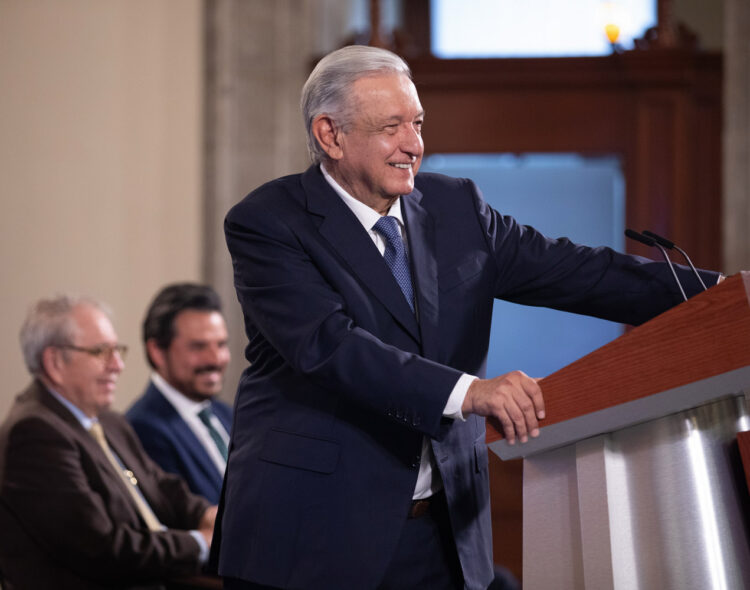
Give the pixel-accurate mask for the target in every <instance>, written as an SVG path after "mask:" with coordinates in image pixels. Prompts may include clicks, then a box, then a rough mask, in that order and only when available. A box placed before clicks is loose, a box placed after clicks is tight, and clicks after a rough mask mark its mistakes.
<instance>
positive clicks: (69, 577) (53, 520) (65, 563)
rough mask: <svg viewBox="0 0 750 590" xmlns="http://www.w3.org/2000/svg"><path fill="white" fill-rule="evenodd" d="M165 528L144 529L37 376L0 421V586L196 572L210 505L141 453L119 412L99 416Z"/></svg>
mask: <svg viewBox="0 0 750 590" xmlns="http://www.w3.org/2000/svg"><path fill="white" fill-rule="evenodd" d="M99 419H100V421H101V423H102V426H103V428H104V431H105V432H106V434H107V438H108V440H109V442H110V445H111V447H112V449H113V450H114V451H115V453H117V455H118V456H119V457H120V459H121V460H122V462H123V463H124V464H125V465H126V466H127V467H128V468H129V469H130V470H131V471H133V473H134V475H135V477H136V478H137V479H138V483H139V486H140V488H141V491H142V492H143V494H144V496H145V497H146V499H147V500H148V502H149V504H150V505H151V507H152V508H153V510H154V512H155V513H156V515H157V516H158V517H159V520H160V521H161V522H162V523H163V524H164V525H166V526H167V527H168V530H165V531H158V532H151V531H149V530H148V528H147V527H146V526H145V525H144V524H143V523H142V521H141V519H140V518H139V516H138V513H137V511H136V508H135V505H134V503H133V501H132V498H130V496H129V495H128V491H127V490H126V489H125V487H124V485H123V484H122V481H121V480H120V479H119V476H118V475H117V473H115V471H114V470H113V469H112V467H111V465H110V463H109V462H108V460H107V458H106V456H105V455H104V453H103V451H102V450H101V448H100V447H99V446H98V445H97V443H96V441H94V439H93V438H92V437H91V436H90V435H89V433H88V432H86V430H84V428H83V427H82V426H81V424H80V422H78V420H77V419H76V418H75V416H73V415H72V414H71V413H70V412H69V411H68V409H67V408H65V407H64V406H63V405H62V404H61V403H60V402H59V401H58V400H56V399H55V398H54V397H53V396H52V395H51V394H50V393H49V392H48V391H47V390H46V389H45V387H44V386H43V385H42V384H41V383H40V382H38V381H35V382H33V383H32V384H31V385H30V386H29V387H28V388H27V389H26V390H25V391H24V392H23V393H21V394H20V395H19V396H18V397H17V398H16V400H15V402H14V404H13V406H12V407H11V410H10V412H9V414H8V417H7V419H6V420H5V422H4V423H3V424H2V426H0V572H2V574H3V576H4V577H5V586H4V587H5V588H9V589H11V588H22V589H24V590H35V589H37V588H38V589H48V588H76V589H89V588H90V589H94V588H147V587H158V586H159V584H160V582H161V581H162V580H165V579H166V578H169V577H174V576H179V575H184V574H194V573H196V572H198V570H199V563H198V554H199V546H198V543H197V542H196V541H195V539H194V538H193V537H192V536H191V535H190V533H189V532H187V531H188V530H190V529H195V528H196V527H197V525H198V522H199V521H200V518H201V516H202V514H203V513H204V511H205V510H206V508H208V506H209V503H208V501H206V500H205V499H203V498H201V497H199V496H195V495H193V494H191V493H190V492H189V491H188V488H187V486H186V485H185V483H184V482H183V481H182V480H181V479H180V478H179V477H177V476H174V475H171V474H167V473H165V472H163V471H162V470H161V469H160V468H159V467H158V466H157V465H156V464H155V463H154V462H153V461H151V460H150V459H149V458H148V456H147V455H146V453H145V451H144V450H143V447H142V446H141V444H140V442H139V441H138V438H137V437H136V435H135V433H134V432H133V430H132V428H131V427H130V426H129V424H128V423H127V421H126V420H125V418H124V417H122V416H120V415H119V414H115V413H111V412H106V413H104V414H103V415H101V416H100V417H99Z"/></svg>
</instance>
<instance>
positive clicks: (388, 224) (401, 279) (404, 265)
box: [372, 215, 414, 312]
mask: <svg viewBox="0 0 750 590" xmlns="http://www.w3.org/2000/svg"><path fill="white" fill-rule="evenodd" d="M372 229H374V230H375V231H376V232H378V233H379V234H380V235H381V236H383V238H385V254H384V255H383V258H384V259H385V263H386V264H387V265H388V268H390V269H391V272H392V273H393V276H394V277H395V278H396V282H397V283H398V286H399V287H401V291H403V293H404V297H406V302H407V303H408V304H409V307H410V308H411V310H412V312H413V311H414V288H413V287H412V284H411V271H410V270H409V259H408V258H407V256H406V248H404V241H403V240H402V239H401V232H399V230H398V221H397V220H396V218H395V217H389V216H387V215H384V216H383V217H381V218H380V219H378V222H377V223H376V224H375V225H373V226H372Z"/></svg>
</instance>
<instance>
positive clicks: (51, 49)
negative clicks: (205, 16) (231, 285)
mask: <svg viewBox="0 0 750 590" xmlns="http://www.w3.org/2000/svg"><path fill="white" fill-rule="evenodd" d="M201 35H202V4H201V2H200V0H106V1H103V0H65V2H60V1H59V0H0V88H2V90H0V179H1V183H0V202H1V203H2V209H1V210H0V211H1V212H0V274H1V276H2V284H3V298H2V301H3V304H2V306H1V308H0V374H2V375H3V390H2V392H0V417H1V416H4V415H5V413H6V411H7V408H8V406H9V405H10V403H11V400H12V398H13V396H14V395H15V394H16V393H17V392H18V391H19V390H20V389H21V388H23V387H24V385H25V384H26V383H27V382H28V380H29V379H28V376H27V374H26V371H25V369H24V367H23V362H22V360H21V355H20V352H19V347H18V339H17V335H18V329H19V327H20V323H21V320H22V317H23V314H24V313H25V310H26V308H27V306H28V304H29V302H31V301H32V300H34V299H36V298H39V297H41V296H45V295H48V294H52V293H55V292H58V291H71V292H77V293H87V294H91V295H94V296H97V297H100V298H101V299H103V300H105V301H106V302H108V303H109V304H110V305H111V307H112V308H113V310H114V312H115V327H116V328H117V330H118V332H119V335H120V338H121V340H122V341H123V342H125V343H127V344H129V345H131V347H132V353H131V355H130V357H129V358H128V363H127V368H126V369H125V372H124V374H123V376H122V378H121V381H120V383H121V385H120V387H119V393H118V396H119V397H118V401H117V408H118V409H124V408H125V407H127V405H128V404H129V402H130V400H132V399H133V398H134V397H135V396H137V395H138V394H139V393H140V390H141V389H142V388H143V385H144V383H145V380H146V377H147V371H146V367H145V362H144V361H143V358H142V353H141V347H140V344H139V324H140V321H141V318H142V315H143V311H144V308H145V306H146V305H147V303H148V300H149V299H150V298H151V297H152V295H153V293H154V292H155V291H156V289H157V288H158V287H159V286H160V285H161V284H163V283H164V282H165V281H170V280H176V279H198V278H199V277H200V272H201V254H202V236H201V222H200V215H201V177H202V172H201V158H202V128H201V116H202V113H201V109H202V103H201V93H202V87H201V83H202V82H201V76H202V36H201Z"/></svg>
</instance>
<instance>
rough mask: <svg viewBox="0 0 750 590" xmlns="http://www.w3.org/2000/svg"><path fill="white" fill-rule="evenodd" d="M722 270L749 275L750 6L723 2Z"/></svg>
mask: <svg viewBox="0 0 750 590" xmlns="http://www.w3.org/2000/svg"><path fill="white" fill-rule="evenodd" d="M724 11H725V12H724V14H725V17H724V24H725V42H724V145H723V149H724V154H723V161H724V171H723V182H724V200H723V207H724V211H723V218H724V226H723V235H724V271H725V272H727V273H733V272H737V271H739V270H750V3H748V2H747V0H725V2H724Z"/></svg>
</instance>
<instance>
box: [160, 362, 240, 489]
mask: <svg viewBox="0 0 750 590" xmlns="http://www.w3.org/2000/svg"><path fill="white" fill-rule="evenodd" d="M151 382H152V383H153V384H154V386H155V387H156V389H158V390H159V391H160V392H161V393H162V395H163V396H164V397H165V398H167V401H168V402H169V403H170V404H172V406H174V409H175V410H177V413H178V414H179V415H180V417H181V418H182V419H183V420H184V421H185V424H187V425H188V427H189V428H190V430H191V431H192V432H193V434H195V436H196V437H197V438H198V440H199V441H200V443H201V444H202V445H203V448H204V449H206V452H207V453H208V456H209V457H211V461H212V462H213V464H214V465H215V466H216V469H218V470H219V473H220V474H222V475H224V471H225V470H226V468H227V462H226V461H225V460H224V457H223V455H222V454H221V452H219V449H218V448H217V447H216V443H215V442H214V439H213V438H211V433H210V432H209V431H208V428H207V427H206V425H205V424H204V423H203V422H202V421H201V419H200V418H199V417H198V414H199V413H200V412H201V410H203V408H206V407H208V406H210V405H211V403H210V402H209V401H208V400H205V401H202V402H196V401H193V400H191V399H189V398H187V397H185V396H184V395H183V394H181V393H180V392H179V391H177V390H176V389H175V388H174V387H172V386H171V385H170V384H169V383H167V382H166V380H165V379H164V378H163V377H162V376H161V375H159V373H151ZM211 424H212V426H213V427H214V428H215V429H216V431H217V432H218V433H219V435H221V438H222V439H224V443H225V444H226V445H227V448H228V447H229V434H228V433H227V431H226V429H225V428H224V425H223V424H222V423H221V421H220V420H219V419H218V418H217V417H216V416H215V415H214V416H211Z"/></svg>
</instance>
